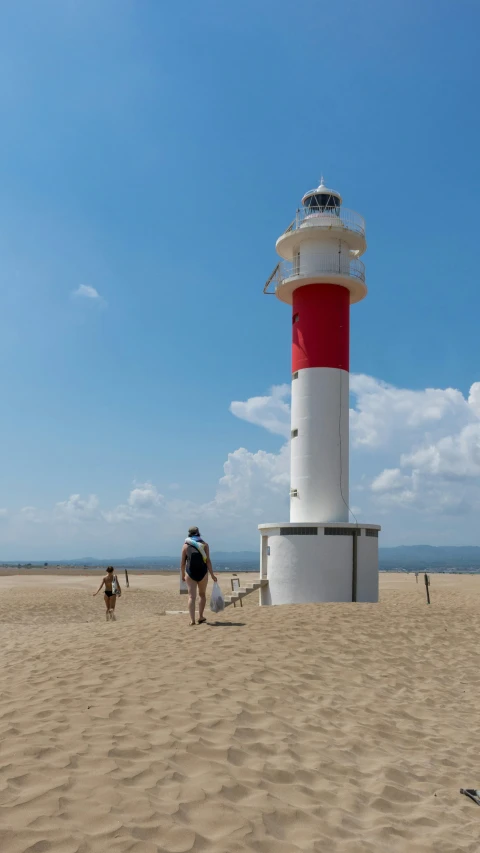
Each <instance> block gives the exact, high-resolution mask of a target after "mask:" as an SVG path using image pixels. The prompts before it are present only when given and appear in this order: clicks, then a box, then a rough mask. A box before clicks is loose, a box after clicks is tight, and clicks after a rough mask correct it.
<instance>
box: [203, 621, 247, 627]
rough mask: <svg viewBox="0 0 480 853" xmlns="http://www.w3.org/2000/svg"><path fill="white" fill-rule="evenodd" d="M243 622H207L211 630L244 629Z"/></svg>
mask: <svg viewBox="0 0 480 853" xmlns="http://www.w3.org/2000/svg"><path fill="white" fill-rule="evenodd" d="M245 624H246V623H245V622H207V625H210V626H211V627H212V628H245Z"/></svg>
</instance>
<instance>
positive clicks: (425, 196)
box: [0, 0, 480, 559]
mask: <svg viewBox="0 0 480 853" xmlns="http://www.w3.org/2000/svg"><path fill="white" fill-rule="evenodd" d="M479 24H480V9H479V7H478V4H477V3H475V2H473V0H472V2H469V1H468V0H460V2H458V3H453V2H441V0H440V2H438V0H437V2H426V0H420V2H415V3H414V2H410V0H402V2H397V0H395V2H392V3H388V4H385V3H382V2H379V0H378V2H377V1H375V2H362V3H358V2H342V3H338V4H331V3H326V2H322V0H315V2H310V0H305V2H303V3H302V4H300V5H299V6H298V8H295V9H294V6H293V5H292V4H291V3H286V2H283V0H275V2H267V0H260V2H258V0H257V2H255V3H253V2H250V0H245V2H243V3H242V4H237V5H235V4H230V3H226V2H212V0H203V2H202V3H195V2H191V3H183V4H182V3H177V4H167V3H161V2H158V0H143V2H141V3H137V2H127V0H95V2H91V0H43V2H42V3H37V4H33V3H32V4H23V3H18V2H5V3H3V4H2V8H1V10H0V57H1V59H0V110H1V115H2V133H1V134H0V163H1V164H2V180H1V183H0V187H1V190H0V275H1V288H0V299H1V311H0V359H1V360H0V366H1V367H0V370H1V389H2V402H3V412H4V414H3V418H2V439H3V440H2V448H3V454H2V477H1V478H0V507H1V508H2V509H3V512H2V513H0V559H16V558H35V557H38V558H39V559H40V558H43V557H44V556H45V559H47V558H51V559H55V558H60V557H62V556H65V557H68V556H72V557H74V556H82V555H87V554H96V555H99V556H112V557H114V556H115V555H120V554H145V553H147V554H161V553H164V554H165V553H174V552H175V550H177V544H178V542H179V541H180V543H181V535H182V532H183V530H184V527H185V525H188V524H190V523H192V522H194V521H196V520H197V519H199V520H200V523H201V525H202V527H203V529H204V531H205V535H208V537H209V538H210V539H211V541H212V543H213V544H214V546H217V547H221V548H229V547H231V548H232V549H233V548H243V547H248V548H254V547H256V543H257V532H256V525H257V524H258V523H259V522H260V521H270V520H273V518H274V517H275V518H276V517H277V516H278V517H280V515H281V517H284V518H287V514H288V510H287V500H286V492H287V491H288V489H287V487H286V484H287V481H288V470H287V468H288V452H287V451H288V448H287V449H286V448H285V447H284V435H285V423H286V420H287V419H288V394H287V393H286V390H287V389H285V388H282V386H283V385H284V384H285V383H288V382H289V379H290V340H289V338H290V316H289V311H288V310H287V309H286V308H285V307H284V306H282V305H281V304H279V303H278V304H277V302H276V300H274V299H272V298H267V297H264V296H262V287H263V284H264V281H265V279H266V278H267V276H268V275H269V273H270V272H271V270H272V268H273V266H274V265H275V262H276V261H275V252H274V246H275V240H276V238H277V236H278V235H279V234H280V232H281V231H282V230H283V229H284V228H285V227H286V225H287V224H288V223H289V222H290V221H291V219H292V216H293V213H294V211H295V209H296V207H297V206H298V203H299V200H300V198H301V196H302V194H303V193H304V192H305V191H306V190H307V189H309V188H311V187H312V186H315V185H316V184H317V182H318V179H319V177H320V174H321V173H323V174H324V175H325V177H326V180H327V183H328V184H329V185H331V186H334V187H335V188H337V189H339V190H340V191H341V192H342V195H343V198H344V203H345V204H346V206H348V207H351V208H353V209H354V210H358V211H359V212H360V213H362V214H363V215H364V216H365V217H366V220H367V234H368V241H369V250H368V253H367V255H366V256H365V262H366V265H367V282H368V286H369V296H368V298H367V299H366V300H365V301H364V302H363V303H362V304H361V305H357V306H354V308H353V309H352V336H351V370H352V373H354V374H358V375H359V378H358V379H355V380H354V382H353V385H352V388H353V389H354V390H355V388H356V389H357V391H356V393H355V394H354V395H353V397H352V407H353V410H354V411H353V415H352V460H351V488H352V491H351V503H352V504H353V505H354V506H355V507H356V509H357V510H358V512H359V515H360V517H362V518H364V520H365V521H370V522H376V521H380V523H381V524H382V525H383V529H384V534H383V541H384V543H385V544H397V543H403V542H432V543H433V544H435V543H436V542H438V543H441V542H448V543H472V544H475V543H477V544H480V532H479V531H478V525H477V524H476V523H475V518H476V517H477V512H478V508H479V507H480V485H479V483H480V480H479V476H480V405H479V404H478V399H477V392H478V389H477V388H476V386H475V385H474V383H476V382H478V381H480V364H479V357H478V352H479V346H478V316H479V310H478V309H479V303H480V297H479V292H478V278H479V276H478V264H477V253H476V243H477V230H478V227H479V223H478V195H479V168H480V167H479V160H478V135H479V117H478V109H477V102H478V87H479V61H478V58H476V56H477V54H478V50H477V48H478V43H477V33H478V27H479ZM82 285H83V291H81V292H80V295H74V294H75V292H77V293H78V291H79V288H81V287H82ZM85 288H94V290H95V291H96V293H97V294H98V295H99V296H98V298H91V296H89V295H88V291H86V290H85ZM82 294H83V295H82ZM372 382H373V384H372ZM472 385H473V392H472V394H471V395H470V402H468V397H469V393H470V388H471V387H472ZM272 388H274V389H275V388H277V390H274V391H273V393H272V392H271V389H272ZM449 388H450V389H454V391H452V392H449V391H448V390H446V389H449ZM426 389H436V391H435V392H434V396H433V397H432V394H430V393H429V392H427V391H426ZM259 397H261V398H263V402H262V403H261V404H260V405H259V404H258V401H257V402H255V399H256V398H259ZM478 397H479V398H480V392H478ZM252 400H253V402H252ZM432 400H433V405H430V404H431V403H432ZM232 403H238V404H240V405H237V406H233V407H232V406H231V404H232ZM242 406H243V408H242ZM272 407H273V411H275V412H279V413H280V414H279V424H278V428H276V430H274V431H272V430H271V428H270V429H268V428H267V429H265V419H264V417H263V416H262V412H263V413H264V414H265V412H267V414H268V412H269V411H270V410H272ZM389 407H390V408H389ZM231 409H233V411H234V412H236V414H234V413H232V410H231ZM379 412H380V413H381V414H382V418H383V420H382V426H381V429H380V430H377V433H378V434H376V437H375V436H374V435H373V433H372V423H374V422H375V417H376V415H375V413H379ZM268 424H270V420H269V418H267V426H268ZM373 432H375V430H374V431H373ZM242 448H243V451H242V450H241V449H242ZM282 448H283V449H282ZM259 454H260V455H259ZM262 454H263V455H262ZM224 466H226V468H225V467H224ZM286 466H287V467H286ZM385 472H387V473H385ZM389 472H390V473H389ZM391 472H393V473H391ZM221 478H224V479H223V481H222V482H221V483H220V484H219V481H220V480H221ZM379 478H380V479H379ZM382 478H383V479H382ZM405 478H406V479H405ZM72 496H73V497H72Z"/></svg>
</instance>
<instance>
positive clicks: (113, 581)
mask: <svg viewBox="0 0 480 853" xmlns="http://www.w3.org/2000/svg"><path fill="white" fill-rule="evenodd" d="M103 586H105V592H104V595H103V597H104V600H105V607H106V608H107V612H106V613H105V619H106V620H107V622H108V621H109V620H113V621H114V622H115V621H116V618H117V617H116V616H115V605H116V603H117V595H118V596H120V595H121V594H122V589H121V586H120V583H119V580H118V578H117V576H116V575H115V574H114V573H113V566H108V568H107V574H106V575H105V577H104V578H103V580H102V582H101V584H100V586H99V587H98V589H97V591H96V592H94V593H93V597H94V598H95V596H96V595H98V593H99V592H100V590H101V589H102V587H103Z"/></svg>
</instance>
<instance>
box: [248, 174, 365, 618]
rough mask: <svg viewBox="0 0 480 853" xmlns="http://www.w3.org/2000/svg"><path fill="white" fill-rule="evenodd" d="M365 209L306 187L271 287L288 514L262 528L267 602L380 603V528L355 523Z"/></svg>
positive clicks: (281, 246)
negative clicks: (354, 367) (283, 399)
mask: <svg viewBox="0 0 480 853" xmlns="http://www.w3.org/2000/svg"><path fill="white" fill-rule="evenodd" d="M366 248H367V243H366V238H365V221H364V219H363V217H362V216H360V215H359V214H358V213H355V212H354V211H352V210H347V209H345V208H343V207H342V198H341V196H340V194H339V193H338V192H336V191H335V190H331V189H328V188H327V187H326V186H325V185H324V182H323V178H322V181H321V183H320V186H319V187H317V188H316V189H314V190H310V191H309V192H307V193H306V194H305V195H304V197H303V199H302V207H301V208H300V209H299V210H297V213H296V216H295V219H294V220H293V222H292V223H291V225H289V227H288V228H287V229H286V231H284V233H283V234H282V235H281V236H280V237H279V238H278V240H277V244H276V249H277V252H278V254H279V255H280V257H281V258H282V259H283V260H282V261H280V263H279V264H278V265H277V266H276V267H275V270H274V271H273V273H272V275H271V276H270V278H269V280H268V281H267V284H266V285H265V289H264V292H265V293H274V294H275V296H277V298H278V299H280V300H281V301H282V302H285V303H287V304H288V305H291V306H292V405H291V473H290V521H289V522H286V523H275V524H272V523H269V524H262V525H260V528H259V529H260V532H261V536H262V548H261V575H262V577H263V579H268V585H267V586H264V587H263V588H262V591H261V601H262V604H285V603H296V602H303V601H310V602H313V601H377V600H378V531H379V529H380V528H379V526H378V525H371V524H358V523H356V522H355V523H351V522H350V521H349V517H350V509H349V494H348V491H349V486H348V459H349V453H348V451H349V349H350V342H349V327H350V305H351V304H353V303H355V302H360V300H361V299H363V298H364V297H365V296H366V294H367V288H366V285H365V267H364V264H363V263H362V261H361V260H360V256H361V255H363V253H364V252H365V250H366Z"/></svg>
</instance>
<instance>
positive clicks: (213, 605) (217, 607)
mask: <svg viewBox="0 0 480 853" xmlns="http://www.w3.org/2000/svg"><path fill="white" fill-rule="evenodd" d="M210 610H211V611H212V613H221V612H222V610H225V601H224V599H223V595H222V590H221V589H220V587H219V585H218V583H217V582H216V581H215V583H214V584H213V589H212V595H211V598H210Z"/></svg>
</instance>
